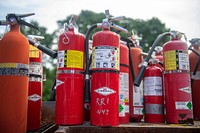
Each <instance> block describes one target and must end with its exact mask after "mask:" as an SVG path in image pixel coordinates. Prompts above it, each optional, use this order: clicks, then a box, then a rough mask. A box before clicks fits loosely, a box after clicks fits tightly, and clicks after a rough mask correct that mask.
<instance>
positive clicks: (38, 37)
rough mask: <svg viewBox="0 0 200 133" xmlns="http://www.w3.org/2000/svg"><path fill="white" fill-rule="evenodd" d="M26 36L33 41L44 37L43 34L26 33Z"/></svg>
mask: <svg viewBox="0 0 200 133" xmlns="http://www.w3.org/2000/svg"><path fill="white" fill-rule="evenodd" d="M27 37H28V38H29V39H32V40H34V41H40V40H42V39H44V37H43V36H38V35H28V36H27Z"/></svg>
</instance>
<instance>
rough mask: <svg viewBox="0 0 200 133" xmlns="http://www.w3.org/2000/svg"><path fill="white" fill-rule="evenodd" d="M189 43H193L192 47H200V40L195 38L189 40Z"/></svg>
mask: <svg viewBox="0 0 200 133" xmlns="http://www.w3.org/2000/svg"><path fill="white" fill-rule="evenodd" d="M189 42H190V43H191V45H200V38H193V39H191V40H189Z"/></svg>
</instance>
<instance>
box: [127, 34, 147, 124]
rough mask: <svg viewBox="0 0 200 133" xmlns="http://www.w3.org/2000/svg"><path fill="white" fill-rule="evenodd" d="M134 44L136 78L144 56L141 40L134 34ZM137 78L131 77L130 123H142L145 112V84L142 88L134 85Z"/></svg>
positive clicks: (132, 49)
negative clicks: (140, 44)
mask: <svg viewBox="0 0 200 133" xmlns="http://www.w3.org/2000/svg"><path fill="white" fill-rule="evenodd" d="M131 39H132V41H133V44H134V45H135V46H131V48H130V53H131V56H132V60H133V61H132V64H133V68H134V76H135V77H136V76H137V75H138V73H139V71H140V67H139V65H140V64H141V63H142V61H143V56H142V49H141V47H140V46H139V40H141V38H139V37H136V36H135V35H134V33H132V37H131ZM135 77H133V76H130V78H129V79H130V83H129V87H130V93H129V97H130V121H132V122H140V121H141V120H142V118H143V112H144V106H143V82H142V83H141V84H140V86H135V85H134V84H133V81H134V80H135Z"/></svg>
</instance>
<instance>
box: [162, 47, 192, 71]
mask: <svg viewBox="0 0 200 133" xmlns="http://www.w3.org/2000/svg"><path fill="white" fill-rule="evenodd" d="M164 60H165V70H190V67H189V56H188V53H187V51H184V50H171V51H167V52H165V53H164Z"/></svg>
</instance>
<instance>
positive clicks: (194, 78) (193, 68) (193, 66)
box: [189, 38, 200, 120]
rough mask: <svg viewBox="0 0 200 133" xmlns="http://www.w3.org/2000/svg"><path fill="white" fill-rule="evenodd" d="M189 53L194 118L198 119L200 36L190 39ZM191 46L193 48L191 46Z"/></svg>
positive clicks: (199, 108)
mask: <svg viewBox="0 0 200 133" xmlns="http://www.w3.org/2000/svg"><path fill="white" fill-rule="evenodd" d="M190 43H191V45H190V47H189V50H191V51H192V52H191V53H190V54H189V60H190V72H191V87H192V102H193V113H194V119H195V120H200V106H199V105H200V96H199V93H200V89H199V86H200V67H199V64H200V56H199V54H200V38H193V39H192V40H190ZM192 47H193V48H192Z"/></svg>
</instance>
